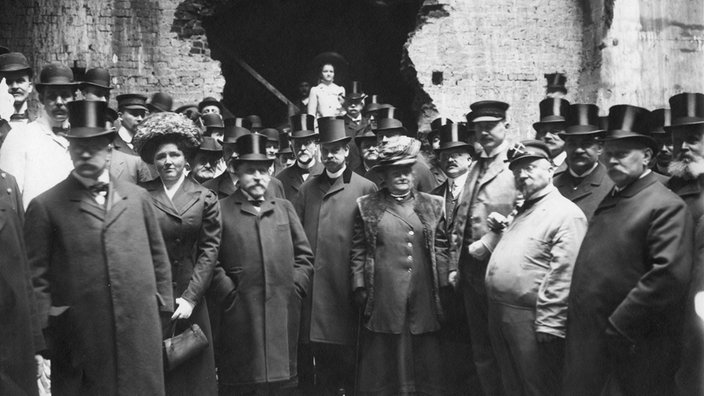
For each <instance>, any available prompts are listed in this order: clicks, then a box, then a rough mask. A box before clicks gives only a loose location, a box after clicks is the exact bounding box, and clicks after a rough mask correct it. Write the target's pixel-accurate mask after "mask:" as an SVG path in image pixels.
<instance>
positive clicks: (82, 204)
mask: <svg viewBox="0 0 704 396" xmlns="http://www.w3.org/2000/svg"><path fill="white" fill-rule="evenodd" d="M69 178H70V180H71V186H70V188H71V189H70V191H69V194H68V199H69V201H72V202H76V203H78V208H79V209H80V210H81V212H85V213H87V214H89V215H91V216H93V217H95V218H96V219H98V220H100V221H104V220H105V208H103V207H101V206H100V205H98V203H97V202H95V200H94V199H93V197H91V195H90V193H89V192H88V190H87V189H86V188H85V187H84V186H83V184H81V182H80V181H78V179H76V178H75V177H73V176H69Z"/></svg>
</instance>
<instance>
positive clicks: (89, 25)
mask: <svg viewBox="0 0 704 396" xmlns="http://www.w3.org/2000/svg"><path fill="white" fill-rule="evenodd" d="M0 3H2V7H0V8H1V9H2V12H0V44H2V45H5V46H7V47H9V48H11V49H12V50H14V51H20V52H23V53H24V54H25V55H27V57H28V58H29V60H30V62H32V64H33V66H34V68H35V69H36V70H37V71H38V70H39V69H40V68H41V66H42V65H45V64H46V63H48V62H57V61H58V62H63V63H65V64H67V65H69V66H72V65H73V63H74V61H78V63H79V65H81V66H84V67H88V68H90V67H97V66H101V67H107V68H109V69H110V72H111V75H112V76H113V85H114V87H115V89H114V90H113V91H112V92H113V97H114V96H116V95H119V94H121V93H125V92H140V93H143V94H146V95H151V94H152V93H154V92H157V91H165V92H169V93H170V94H172V95H173V96H174V100H175V103H176V105H178V104H183V103H192V102H198V101H199V100H200V99H202V98H203V97H204V96H209V95H213V96H216V97H219V96H220V95H221V92H222V89H223V86H224V84H225V81H224V79H223V78H222V76H221V73H220V63H219V62H217V61H214V60H212V59H211V58H210V50H209V49H208V44H207V39H206V37H205V33H204V31H203V30H202V28H200V27H199V22H198V21H197V20H196V17H195V15H196V14H194V13H189V12H188V10H189V9H192V8H189V6H190V4H189V3H193V1H185V2H180V1H177V0H162V1H153V0H71V1H68V0H61V1H57V0H33V1H32V2H28V1H21V0H0ZM182 3H183V4H182ZM37 74H38V73H37ZM113 106H114V100H113Z"/></svg>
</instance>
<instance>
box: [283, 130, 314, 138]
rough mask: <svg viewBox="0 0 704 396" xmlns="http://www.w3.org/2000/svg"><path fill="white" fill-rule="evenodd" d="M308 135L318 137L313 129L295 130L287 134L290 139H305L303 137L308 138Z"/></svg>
mask: <svg viewBox="0 0 704 396" xmlns="http://www.w3.org/2000/svg"><path fill="white" fill-rule="evenodd" d="M310 137H318V133H317V132H315V131H296V132H291V136H289V138H290V139H292V140H293V139H305V138H310Z"/></svg>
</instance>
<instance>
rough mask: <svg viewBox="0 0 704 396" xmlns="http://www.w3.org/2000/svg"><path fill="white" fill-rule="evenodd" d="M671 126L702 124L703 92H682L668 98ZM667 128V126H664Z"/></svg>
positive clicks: (703, 113) (703, 109) (703, 116)
mask: <svg viewBox="0 0 704 396" xmlns="http://www.w3.org/2000/svg"><path fill="white" fill-rule="evenodd" d="M670 109H672V110H671V111H672V125H671V126H670V127H669V129H672V127H676V126H680V125H695V124H704V94H701V93H698V92H697V93H692V92H683V93H681V94H677V95H674V96H672V97H671V98H670ZM665 130H668V128H665Z"/></svg>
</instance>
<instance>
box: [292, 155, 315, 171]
mask: <svg viewBox="0 0 704 396" xmlns="http://www.w3.org/2000/svg"><path fill="white" fill-rule="evenodd" d="M315 161H316V160H315V157H313V159H312V160H310V162H309V163H308V165H303V164H302V163H300V162H298V160H296V166H297V167H299V168H301V169H310V168H312V167H313V165H315Z"/></svg>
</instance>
